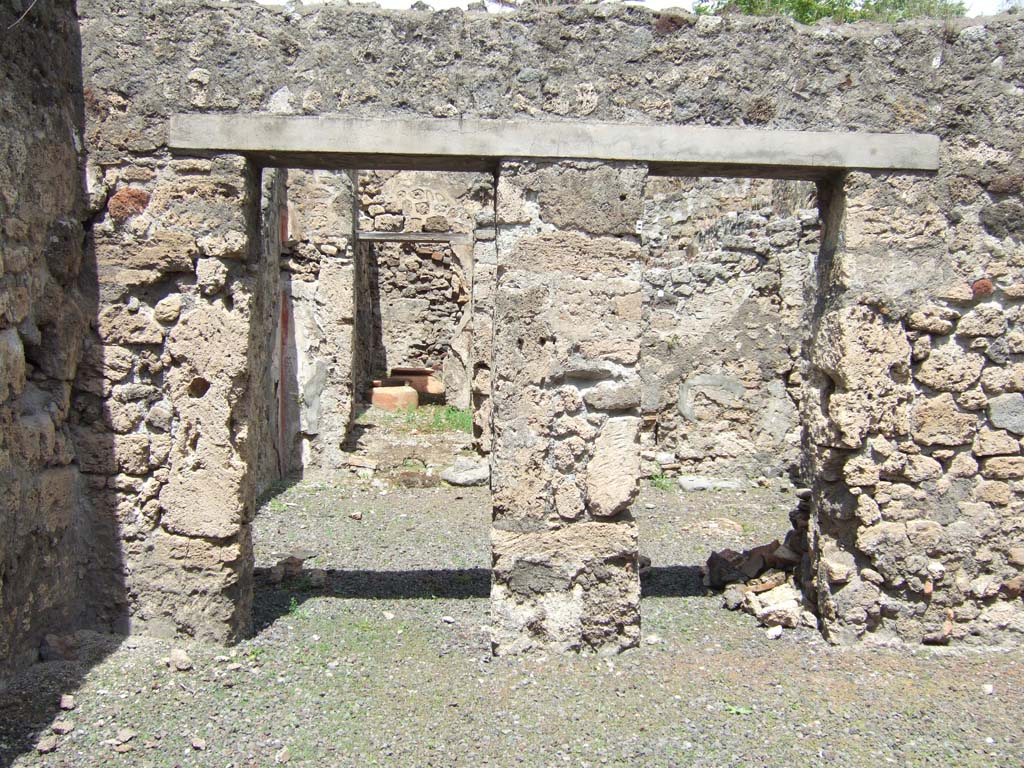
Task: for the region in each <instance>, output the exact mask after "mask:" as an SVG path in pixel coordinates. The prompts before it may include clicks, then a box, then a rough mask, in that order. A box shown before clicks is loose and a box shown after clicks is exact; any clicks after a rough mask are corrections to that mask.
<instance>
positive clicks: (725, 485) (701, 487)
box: [676, 475, 743, 491]
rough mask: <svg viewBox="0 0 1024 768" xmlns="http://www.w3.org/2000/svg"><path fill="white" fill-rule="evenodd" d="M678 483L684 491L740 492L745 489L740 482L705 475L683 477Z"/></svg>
mask: <svg viewBox="0 0 1024 768" xmlns="http://www.w3.org/2000/svg"><path fill="white" fill-rule="evenodd" d="M676 483H677V484H678V485H679V487H680V488H682V489H683V490H684V491H738V490H739V489H740V488H742V487H743V483H741V482H740V481H739V480H723V479H722V478H720V477H707V476H705V475H681V476H680V477H679V479H678V480H676Z"/></svg>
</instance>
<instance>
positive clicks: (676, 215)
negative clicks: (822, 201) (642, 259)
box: [640, 177, 819, 480]
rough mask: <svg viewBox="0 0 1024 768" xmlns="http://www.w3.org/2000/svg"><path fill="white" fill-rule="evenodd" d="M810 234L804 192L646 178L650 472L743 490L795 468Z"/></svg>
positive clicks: (767, 185)
mask: <svg viewBox="0 0 1024 768" xmlns="http://www.w3.org/2000/svg"><path fill="white" fill-rule="evenodd" d="M818 229H819V227H818V211H817V201H816V199H815V188H814V185H813V184H812V183H809V182H787V181H771V180H764V179H669V178H664V177H662V178H652V179H650V180H649V181H648V184H647V190H646V191H645V211H644V220H643V222H642V225H641V237H642V238H643V240H644V243H645V244H646V245H647V251H648V257H647V263H646V265H645V269H644V340H643V351H642V354H641V363H640V372H641V376H642V378H643V382H644V392H643V401H644V402H643V411H644V418H645V431H644V448H645V454H644V455H645V458H647V459H648V460H649V461H650V460H653V465H654V466H652V467H651V471H655V472H657V471H666V472H668V473H669V474H675V473H682V474H697V475H711V476H718V477H725V478H734V479H742V480H746V479H750V478H756V477H758V476H761V475H779V474H783V473H785V472H787V471H790V470H794V471H795V470H796V469H798V467H799V463H800V421H799V418H798V407H799V398H800V393H801V386H800V384H801V371H800V367H801V366H800V359H801V354H802V351H803V350H802V347H803V344H804V341H805V338H806V337H807V334H808V331H809V327H810V325H809V317H808V316H807V300H808V298H809V294H810V292H811V289H812V286H811V285H810V277H811V271H812V267H813V264H814V260H815V258H816V257H817V253H818V245H819V242H818Z"/></svg>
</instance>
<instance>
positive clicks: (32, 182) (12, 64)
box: [0, 0, 124, 687]
mask: <svg viewBox="0 0 1024 768" xmlns="http://www.w3.org/2000/svg"><path fill="white" fill-rule="evenodd" d="M22 10H23V9H22V8H21V7H19V6H17V5H14V4H11V3H5V4H2V5H0V28H2V29H3V30H4V32H3V34H2V35H0V82H2V83H3V86H2V87H0V687H3V681H4V680H5V679H6V676H7V673H8V672H10V671H12V670H13V669H17V668H19V667H22V666H24V665H25V664H28V663H31V662H32V661H35V660H36V659H37V658H39V656H40V653H41V652H45V648H46V643H45V637H46V635H47V633H49V632H60V633H68V634H73V633H74V632H75V631H76V630H78V629H82V628H89V629H97V630H102V631H111V630H121V631H123V629H124V623H123V616H124V611H123V605H124V586H123V581H121V576H122V574H121V569H122V565H121V560H120V555H119V552H120V542H119V540H118V535H117V528H116V524H117V521H116V516H115V510H114V509H113V508H111V507H106V506H104V505H102V504H97V505H96V506H95V507H94V508H92V509H90V508H89V507H87V506H86V505H84V504H83V503H82V499H81V495H80V494H81V488H82V487H83V485H84V483H83V478H82V476H81V474H80V470H81V469H82V467H81V462H80V460H79V459H78V458H77V457H76V449H75V445H74V440H73V430H74V426H75V423H76V421H77V420H78V419H79V416H78V415H77V414H76V413H74V406H73V405H72V401H73V399H74V398H75V397H76V396H77V394H76V392H75V390H74V388H73V386H74V385H73V382H74V381H75V378H76V374H77V372H78V371H79V369H80V367H82V361H83V357H85V353H84V349H83V339H85V338H86V336H87V335H88V330H89V324H90V322H95V320H96V307H95V291H96V287H95V275H94V274H91V273H92V272H94V270H93V268H92V266H91V263H90V262H92V261H93V258H94V254H93V250H92V246H91V244H89V243H87V242H86V236H85V229H84V227H83V223H84V222H85V221H86V220H87V219H88V212H87V211H86V190H85V189H84V186H83V184H82V167H83V165H84V154H83V153H82V146H83V142H82V137H83V130H84V125H83V122H82V117H81V105H82V81H81V71H80V56H81V48H80V39H79V29H78V24H77V20H76V15H75V7H74V4H73V3H71V2H64V1H63V0H58V1H57V2H51V3H46V4H44V5H41V6H39V7H38V8H36V9H35V11H34V12H33V14H32V17H31V19H29V20H27V21H23V22H22V23H20V24H17V25H15V22H16V21H17V19H18V17H19V16H20V15H21V12H22ZM92 417H93V418H94V419H95V420H96V421H100V420H101V419H102V414H101V413H100V412H99V411H98V410H97V411H95V412H93V414H92ZM97 453H98V454H99V459H98V460H99V461H100V462H102V463H113V456H112V450H111V446H110V445H109V444H108V445H106V446H98V451H97Z"/></svg>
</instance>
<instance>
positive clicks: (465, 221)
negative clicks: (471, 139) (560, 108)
mask: <svg viewBox="0 0 1024 768" xmlns="http://www.w3.org/2000/svg"><path fill="white" fill-rule="evenodd" d="M493 205H494V189H493V180H492V178H491V176H490V175H487V174H470V173H437V172H424V171H407V172H394V171H392V172H382V171H375V172H368V173H363V174H361V175H360V229H362V230H364V231H367V230H370V231H377V232H428V233H455V234H459V235H463V238H462V240H459V241H455V242H452V243H430V242H409V243H388V242H381V243H374V244H372V245H371V246H369V248H370V254H371V256H372V259H371V263H370V264H369V269H370V270H371V271H372V273H373V285H372V287H371V294H370V296H369V300H370V301H371V302H372V304H373V306H374V308H375V311H374V318H373V319H374V328H373V330H372V339H371V342H372V343H373V345H374V351H373V353H372V369H373V374H374V376H376V377H380V376H384V375H386V374H387V372H388V371H389V370H390V369H391V368H394V367H396V366H414V367H429V368H435V369H436V370H437V371H438V372H439V374H440V376H441V378H442V379H443V380H444V383H445V393H446V397H445V400H446V402H448V403H449V404H451V405H454V406H456V407H459V408H468V407H469V405H470V374H469V366H470V362H469V354H470V348H471V340H472V336H473V331H472V329H471V327H470V319H471V312H470V306H469V303H470V298H471V294H472V280H473V254H472V250H473V246H472V242H473V235H474V232H475V231H476V229H477V227H478V226H479V224H478V220H479V218H480V216H481V214H482V213H483V215H484V216H489V215H491V211H492V210H493Z"/></svg>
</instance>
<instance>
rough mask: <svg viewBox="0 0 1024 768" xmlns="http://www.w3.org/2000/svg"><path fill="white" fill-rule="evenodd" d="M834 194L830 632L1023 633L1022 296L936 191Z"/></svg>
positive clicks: (824, 604)
mask: <svg viewBox="0 0 1024 768" xmlns="http://www.w3.org/2000/svg"><path fill="white" fill-rule="evenodd" d="M831 193H832V199H831V204H830V205H828V210H827V215H826V222H825V236H824V238H823V250H822V259H821V261H820V263H819V271H820V278H821V279H820V300H819V308H818V312H817V327H816V330H815V338H814V341H813V345H812V349H811V354H810V359H811V370H810V376H809V377H808V380H809V382H810V384H811V386H812V388H813V391H812V392H810V393H808V394H809V395H810V396H808V397H805V398H804V402H805V405H806V406H807V411H806V413H805V424H806V437H807V444H806V446H805V447H806V448H807V450H808V453H807V458H808V463H809V468H810V469H811V471H812V474H813V477H814V487H813V492H814V493H813V500H814V515H813V518H812V520H811V542H812V544H813V556H814V562H813V571H812V574H813V579H814V581H815V583H816V590H815V591H816V597H817V601H818V608H819V613H820V616H821V619H822V623H823V629H824V630H825V633H826V635H827V637H829V639H831V640H833V641H836V642H842V641H845V640H850V639H855V638H860V637H868V636H874V637H877V638H880V639H888V638H899V639H902V640H908V641H912V642H927V643H947V642H949V641H950V640H953V639H957V638H964V637H967V636H969V635H971V636H982V637H984V636H986V635H987V634H993V633H1000V632H1007V631H1010V632H1018V633H1019V632H1022V631H1024V608H1022V606H1021V604H1020V600H1018V599H1016V597H1017V596H1018V595H1019V594H1020V591H1021V583H1020V582H1021V581H1022V579H1021V578H1020V577H1019V570H1020V568H1019V566H1020V564H1021V562H1024V551H1022V550H1021V549H1020V548H1019V542H1020V533H1019V532H1020V530H1021V523H1020V520H1021V518H1020V516H1019V515H1020V510H1021V509H1022V508H1024V503H1022V501H1021V493H1022V491H1024V487H1021V485H1020V484H1019V482H1018V480H1019V478H1022V477H1024V459H1022V458H1021V457H1020V451H1021V448H1020V441H1019V437H1020V435H1021V434H1024V419H1017V418H1016V415H1018V414H1021V413H1024V406H1022V407H1019V408H1018V409H1017V411H1016V413H1015V414H1014V415H1013V417H1008V416H1007V413H1008V411H1009V410H1011V409H1006V410H1004V409H1003V403H1004V402H1007V403H1009V401H1007V400H1006V398H1011V399H1012V398H1015V400H1014V402H1015V403H1024V398H1022V397H1021V395H1020V394H1016V393H1019V392H1020V391H1021V390H1022V389H1024V376H1021V375H1020V371H1019V368H1020V364H1019V363H1018V362H1017V360H1018V359H1019V358H1018V355H1019V354H1020V351H1021V350H1024V346H1019V345H1016V342H1015V338H1014V330H1013V324H1014V320H1015V318H1016V317H1017V315H1018V314H1019V313H1017V312H1015V311H1014V308H1013V306H1009V305H1007V303H1006V301H1007V299H1013V298H1016V296H1018V295H1024V291H1021V289H1020V287H1019V286H1020V285H1021V283H1020V282H1019V281H1018V280H1017V279H1016V278H1015V277H1014V272H1013V271H1011V270H1008V269H1006V268H1005V265H1000V264H999V263H998V262H986V261H984V260H981V259H979V258H978V257H977V255H976V253H975V252H972V251H971V250H969V249H967V248H964V249H963V250H961V249H960V248H959V247H957V246H956V245H955V242H956V241H957V240H960V241H962V242H964V243H965V244H968V245H969V244H970V243H972V242H973V243H974V246H972V247H977V245H978V244H979V243H984V242H985V238H984V234H983V233H982V232H980V231H978V225H977V224H976V223H975V222H973V221H964V222H961V223H960V225H959V227H957V228H951V227H950V226H949V223H948V222H947V221H946V218H945V217H944V216H943V215H942V213H941V210H940V207H939V206H940V205H941V194H942V187H941V186H940V182H939V181H938V180H935V179H931V178H926V177H915V176H886V175H880V174H879V175H871V174H865V173H854V174H850V175H849V176H848V177H847V178H846V179H845V183H844V185H843V188H842V189H838V188H834V189H832V190H831ZM986 264H987V266H986ZM1018 291H1020V293H1018ZM1008 393H1012V394H1008ZM1015 542H1016V544H1015ZM1015 546H1016V547H1017V549H1016V550H1015V549H1014V547H1015ZM1015 558H1017V559H1018V560H1020V562H1017V563H1015V562H1014V559H1015ZM1014 579H1016V581H1014Z"/></svg>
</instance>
